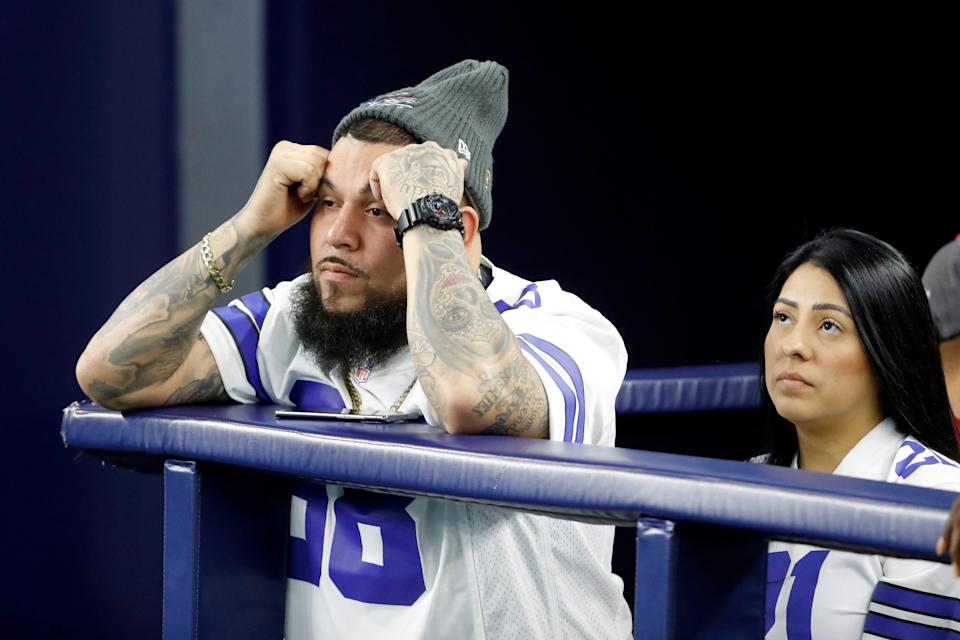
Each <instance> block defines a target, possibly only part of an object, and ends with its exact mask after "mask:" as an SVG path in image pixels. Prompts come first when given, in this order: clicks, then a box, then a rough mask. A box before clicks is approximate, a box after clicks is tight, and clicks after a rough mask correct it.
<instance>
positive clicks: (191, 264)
mask: <svg viewBox="0 0 960 640" xmlns="http://www.w3.org/2000/svg"><path fill="white" fill-rule="evenodd" d="M266 243H267V241H266V240H261V239H258V238H255V237H251V236H250V235H249V234H244V233H242V232H241V230H240V229H239V228H238V227H237V224H236V222H235V219H231V220H229V221H227V222H226V223H224V224H223V225H221V226H220V227H219V228H218V229H217V230H216V231H214V232H213V233H212V234H211V237H210V244H211V248H212V249H213V253H214V256H215V261H216V264H217V266H218V267H219V268H220V269H221V272H222V273H223V276H224V278H225V279H226V280H227V281H229V280H230V279H231V277H232V275H233V274H236V273H237V272H239V270H240V269H241V268H242V267H243V266H244V265H245V264H246V263H247V262H249V260H250V259H251V258H252V257H253V256H254V255H256V253H257V252H259V251H260V250H261V249H262V248H263V246H265V245H266ZM218 295H219V291H218V290H217V288H216V285H215V284H214V283H213V281H212V280H211V279H210V276H209V273H208V271H207V269H206V267H205V266H204V264H203V259H202V258H201V255H200V247H199V244H198V245H197V246H194V247H193V248H192V249H189V250H188V251H186V252H185V253H183V254H182V255H180V256H179V257H177V258H176V259H174V260H173V261H171V262H170V263H168V264H167V265H166V266H164V267H163V268H161V269H160V270H159V271H157V272H156V273H154V274H153V275H152V276H150V278H148V279H147V280H146V281H144V282H143V283H142V284H141V285H140V286H138V287H137V288H136V289H135V290H134V291H133V292H132V293H131V294H130V295H129V296H127V298H126V299H125V300H124V301H123V302H122V303H121V304H120V306H119V307H118V308H117V310H116V311H115V312H114V313H113V315H111V316H110V319H109V320H107V322H106V323H105V324H104V325H103V327H102V328H101V329H100V330H99V331H98V332H97V333H96V335H94V337H93V339H92V340H91V341H90V344H89V345H88V347H87V349H86V351H85V352H84V354H83V355H82V356H81V360H80V363H79V364H78V377H80V371H81V370H83V372H84V374H85V375H84V378H85V384H84V382H81V384H83V385H84V387H85V390H87V391H88V393H90V395H91V397H94V398H95V399H96V400H97V401H98V402H101V403H104V402H107V403H109V402H111V401H113V400H115V399H117V398H121V397H122V396H125V395H128V394H131V393H135V392H137V391H141V390H144V389H148V388H152V387H153V386H154V385H158V384H160V383H163V382H165V381H167V380H168V379H169V378H170V376H171V375H172V374H173V373H174V372H175V371H177V369H178V368H179V367H180V366H181V365H182V364H183V363H184V360H185V359H186V357H187V355H188V354H189V353H190V350H191V349H192V347H193V345H194V344H195V343H196V341H197V338H198V336H199V332H200V325H201V324H202V323H203V318H204V315H205V314H206V312H207V311H208V310H209V309H210V308H211V307H212V306H213V303H214V301H215V300H216V298H217V297H218ZM208 377H209V376H208ZM217 380H218V381H219V374H217ZM198 382H203V381H202V380H198ZM220 386H221V387H222V384H221V385H220ZM197 391H198V388H196V387H194V388H193V390H192V392H193V393H197ZM180 392H183V394H185V393H188V392H187V391H185V390H183V389H181V390H180ZM178 393H179V392H178ZM183 394H181V395H180V396H177V394H176V393H175V394H174V396H177V397H185V396H183Z"/></svg>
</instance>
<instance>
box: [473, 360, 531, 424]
mask: <svg viewBox="0 0 960 640" xmlns="http://www.w3.org/2000/svg"><path fill="white" fill-rule="evenodd" d="M486 386H487V387H488V388H487V390H486V392H485V393H484V394H483V397H482V398H481V400H480V402H478V403H477V404H476V405H475V406H474V407H473V413H474V414H476V415H477V417H478V418H487V417H488V416H489V415H490V414H495V421H494V423H493V424H491V425H490V426H489V427H487V428H486V429H484V431H483V433H491V434H501V435H529V436H532V437H535V438H544V437H546V436H547V422H546V420H544V419H543V418H544V416H546V414H547V398H546V396H545V395H544V393H543V387H542V384H541V382H540V378H538V377H537V374H536V373H534V372H533V371H532V370H531V369H530V366H529V364H528V363H527V362H526V360H524V359H523V356H522V355H519V354H518V355H517V356H516V357H515V358H514V360H513V361H512V362H511V363H510V364H509V365H508V366H507V367H506V368H505V369H503V370H502V371H501V372H500V374H499V375H497V376H496V377H495V378H494V379H493V380H491V381H490V382H489V383H487V385H486ZM480 388H481V390H483V388H484V385H481V387H480ZM538 391H539V393H538Z"/></svg>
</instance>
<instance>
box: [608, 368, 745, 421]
mask: <svg viewBox="0 0 960 640" xmlns="http://www.w3.org/2000/svg"><path fill="white" fill-rule="evenodd" d="M759 383H760V367H759V365H758V364H757V363H756V362H743V363H737V364H716V365H703V366H696V367H669V368H662V369H630V370H629V371H627V375H626V377H625V378H624V381H623V385H621V387H620V393H619V395H617V414H618V415H625V414H636V413H686V412H691V411H730V410H743V409H756V408H758V407H759V406H760V396H759V395H758V392H759V389H760V387H759Z"/></svg>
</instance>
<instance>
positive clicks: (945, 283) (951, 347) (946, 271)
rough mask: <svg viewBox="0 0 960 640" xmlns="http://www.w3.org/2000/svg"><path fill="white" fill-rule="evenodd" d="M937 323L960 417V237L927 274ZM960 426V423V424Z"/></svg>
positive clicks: (949, 390)
mask: <svg viewBox="0 0 960 640" xmlns="http://www.w3.org/2000/svg"><path fill="white" fill-rule="evenodd" d="M923 286H924V288H925V289H926V290H927V299H928V300H930V311H931V312H932V313H933V322H934V324H935V325H936V327H937V332H938V333H939V334H940V359H941V360H942V361H943V374H944V377H945V378H946V381H947V395H948V396H950V407H951V409H952V410H953V415H954V416H955V417H957V416H960V236H957V237H956V238H955V239H953V240H951V241H950V242H948V243H947V244H945V245H943V246H942V247H940V249H939V250H938V251H937V252H936V253H935V254H934V256H933V257H932V258H931V259H930V262H929V263H928V264H927V268H926V269H924V271H923ZM958 424H960V421H958Z"/></svg>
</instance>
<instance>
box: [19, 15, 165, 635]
mask: <svg viewBox="0 0 960 640" xmlns="http://www.w3.org/2000/svg"><path fill="white" fill-rule="evenodd" d="M61 5H62V6H60V7H51V6H50V5H49V4H48V3H28V2H21V3H5V7H4V16H3V19H0V86H2V90H3V98H2V100H0V113H2V117H0V127H2V129H0V131H2V136H0V140H2V143H0V144H2V153H0V176H2V178H0V180H2V185H3V186H2V190H0V193H2V202H3V205H2V206H3V211H2V219H3V233H2V238H3V245H2V246H3V250H2V254H0V255H2V265H3V274H4V278H3V280H4V285H5V288H6V294H5V295H4V301H5V302H4V305H3V308H4V313H3V335H4V336H5V345H6V348H5V351H6V356H5V359H4V360H5V367H4V375H3V389H4V415H3V420H2V425H3V426H2V439H3V444H2V451H3V460H2V462H0V491H2V495H3V518H2V525H0V549H2V552H3V561H2V567H3V568H2V570H0V575H2V576H3V580H2V583H0V584H2V586H0V630H2V632H0V633H2V635H3V637H5V638H54V637H55V638H140V637H144V638H149V637H159V625H160V560H161V549H160V540H161V529H160V504H161V498H162V494H161V486H160V482H159V478H158V477H157V476H149V475H143V474H137V473H133V472H129V471H110V472H106V471H105V470H103V469H100V468H99V467H98V466H97V465H94V464H92V463H91V462H89V461H86V463H77V462H75V461H74V456H75V453H74V452H72V451H66V450H64V448H63V445H62V444H61V442H60V436H59V433H58V423H59V412H60V409H61V408H63V407H64V406H65V405H67V404H68V403H69V402H71V401H72V400H74V399H77V398H80V397H81V394H80V391H79V388H78V387H77V383H76V381H75V379H74V374H73V368H74V363H75V362H76V359H77V356H78V355H79V354H80V352H81V351H82V350H83V347H84V346H85V345H86V343H87V341H88V340H89V339H90V336H92V335H93V333H94V332H95V331H96V329H97V328H98V327H99V326H100V325H101V324H102V323H103V322H104V321H105V320H106V318H107V316H108V315H109V313H110V312H111V310H112V308H113V307H115V306H116V304H117V303H118V302H119V301H120V300H121V299H122V298H123V297H124V296H125V295H126V294H127V293H128V292H129V291H130V290H131V289H132V288H133V287H134V286H136V284H137V283H138V282H139V281H140V280H141V279H142V278H143V276H144V274H148V273H150V272H151V271H152V270H154V269H156V268H157V267H158V266H159V265H161V264H163V263H164V262H165V261H166V260H168V259H169V258H170V257H172V254H173V252H174V250H175V237H176V233H175V231H176V229H175V226H174V225H175V222H176V217H175V202H176V199H175V184H174V181H173V180H174V175H175V172H174V138H173V132H174V129H173V127H174V114H173V104H174V101H173V86H174V85H173V80H174V79H173V76H172V68H173V57H172V54H173V45H174V43H173V38H172V33H173V30H172V11H171V8H170V7H169V6H168V5H167V3H165V2H160V1H156V0H149V1H144V2H136V3H122V2H112V3H104V4H102V5H101V4H94V5H93V6H90V5H89V4H87V3H61Z"/></svg>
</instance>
